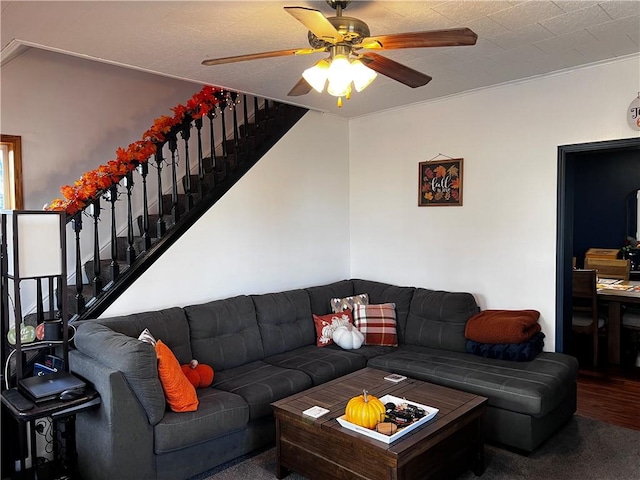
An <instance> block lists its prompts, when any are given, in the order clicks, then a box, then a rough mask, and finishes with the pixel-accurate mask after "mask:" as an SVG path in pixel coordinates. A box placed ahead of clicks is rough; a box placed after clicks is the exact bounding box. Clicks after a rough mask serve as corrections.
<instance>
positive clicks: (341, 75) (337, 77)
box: [327, 55, 351, 97]
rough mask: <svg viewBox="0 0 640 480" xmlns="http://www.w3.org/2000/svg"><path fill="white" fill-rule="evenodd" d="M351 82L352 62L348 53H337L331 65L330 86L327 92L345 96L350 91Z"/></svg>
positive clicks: (336, 95)
mask: <svg viewBox="0 0 640 480" xmlns="http://www.w3.org/2000/svg"><path fill="white" fill-rule="evenodd" d="M350 83H351V64H350V63H349V59H348V58H347V57H346V55H336V56H335V57H333V59H332V60H331V66H330V67H329V86H328V87H327V92H329V94H330V95H333V96H335V97H344V96H346V95H347V94H348V93H349V87H350Z"/></svg>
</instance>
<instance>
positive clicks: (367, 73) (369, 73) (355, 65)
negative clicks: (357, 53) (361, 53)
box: [351, 60, 378, 92]
mask: <svg viewBox="0 0 640 480" xmlns="http://www.w3.org/2000/svg"><path fill="white" fill-rule="evenodd" d="M377 76H378V74H377V73H376V72H375V71H373V70H371V69H370V68H369V67H367V66H366V65H365V64H364V63H362V62H361V61H360V60H354V61H353V62H351V77H352V78H353V86H354V87H355V89H356V92H361V91H363V90H364V89H365V88H367V87H368V86H369V85H370V84H371V82H373V81H374V80H375V79H376V77H377Z"/></svg>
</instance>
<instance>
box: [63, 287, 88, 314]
mask: <svg viewBox="0 0 640 480" xmlns="http://www.w3.org/2000/svg"><path fill="white" fill-rule="evenodd" d="M77 294H78V292H77V291H76V286H75V285H67V313H68V315H69V317H72V316H74V315H75V314H77V313H78V300H77V299H76V295H77ZM82 298H83V300H82V302H84V304H85V305H86V304H87V303H89V302H90V301H91V299H92V298H93V287H92V286H91V285H82Z"/></svg>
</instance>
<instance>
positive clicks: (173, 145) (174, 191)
mask: <svg viewBox="0 0 640 480" xmlns="http://www.w3.org/2000/svg"><path fill="white" fill-rule="evenodd" d="M177 149H178V140H177V138H176V136H175V135H173V136H171V137H170V138H169V150H170V151H171V181H172V182H173V185H172V186H171V215H172V216H173V224H174V225H175V224H176V223H178V221H180V209H179V208H178V170H177V164H176V150H177Z"/></svg>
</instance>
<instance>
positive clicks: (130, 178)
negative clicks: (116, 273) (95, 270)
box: [122, 172, 136, 266]
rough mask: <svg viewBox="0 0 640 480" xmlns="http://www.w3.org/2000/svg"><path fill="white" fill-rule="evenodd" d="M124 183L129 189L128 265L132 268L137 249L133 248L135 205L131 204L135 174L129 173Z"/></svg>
mask: <svg viewBox="0 0 640 480" xmlns="http://www.w3.org/2000/svg"><path fill="white" fill-rule="evenodd" d="M122 181H123V183H124V188H126V189H127V264H128V265H129V266H131V264H133V262H134V261H135V259H136V249H135V247H134V246H133V237H134V235H133V205H132V203H131V190H132V189H133V174H132V173H131V172H129V173H127V174H126V175H125V177H124V178H123V179H122Z"/></svg>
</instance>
